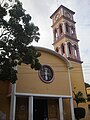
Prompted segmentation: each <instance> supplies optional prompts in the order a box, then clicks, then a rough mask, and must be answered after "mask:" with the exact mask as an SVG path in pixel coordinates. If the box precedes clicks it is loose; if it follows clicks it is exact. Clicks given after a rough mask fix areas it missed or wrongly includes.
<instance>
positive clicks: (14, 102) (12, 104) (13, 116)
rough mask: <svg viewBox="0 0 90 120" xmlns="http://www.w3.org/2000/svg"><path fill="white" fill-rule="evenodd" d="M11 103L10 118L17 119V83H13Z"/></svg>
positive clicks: (11, 119)
mask: <svg viewBox="0 0 90 120" xmlns="http://www.w3.org/2000/svg"><path fill="white" fill-rule="evenodd" d="M11 92H12V93H11V105H10V120H15V109H16V96H15V93H16V84H12V91H11Z"/></svg>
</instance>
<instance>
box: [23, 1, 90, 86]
mask: <svg viewBox="0 0 90 120" xmlns="http://www.w3.org/2000/svg"><path fill="white" fill-rule="evenodd" d="M21 1H22V3H23V7H24V8H25V9H26V11H27V13H29V14H30V15H31V16H32V21H33V22H34V24H35V25H37V26H38V27H39V29H40V30H39V32H40V40H39V42H38V43H34V45H36V46H42V47H46V48H49V49H53V46H52V43H53V34H52V28H51V25H52V21H51V19H50V16H51V14H52V13H53V12H54V11H55V10H56V9H57V8H58V7H59V6H60V5H61V4H62V5H64V6H66V7H68V8H69V9H71V10H72V11H74V12H75V15H74V19H75V21H76V32H77V38H78V39H79V40H80V42H79V49H80V55H81V60H82V61H83V72H84V81H85V82H88V83H89V84H90V35H89V34H90V0H21Z"/></svg>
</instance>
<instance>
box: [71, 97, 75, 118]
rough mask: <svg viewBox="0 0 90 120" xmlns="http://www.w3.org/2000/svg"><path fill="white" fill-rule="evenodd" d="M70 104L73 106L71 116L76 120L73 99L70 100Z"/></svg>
mask: <svg viewBox="0 0 90 120" xmlns="http://www.w3.org/2000/svg"><path fill="white" fill-rule="evenodd" d="M70 104H71V116H72V120H75V115H74V106H73V98H71V99H70Z"/></svg>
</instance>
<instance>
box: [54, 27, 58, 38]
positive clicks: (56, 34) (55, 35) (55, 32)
mask: <svg viewBox="0 0 90 120" xmlns="http://www.w3.org/2000/svg"><path fill="white" fill-rule="evenodd" d="M57 38H58V33H57V30H56V28H55V30H54V39H55V40H57Z"/></svg>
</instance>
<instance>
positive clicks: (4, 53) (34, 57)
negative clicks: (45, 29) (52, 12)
mask: <svg viewBox="0 0 90 120" xmlns="http://www.w3.org/2000/svg"><path fill="white" fill-rule="evenodd" d="M38 31H39V28H38V27H37V26H35V25H34V24H33V23H32V22H31V16H30V15H29V14H26V11H25V10H24V9H23V7H22V3H21V2H20V1H19V0H15V1H12V0H7V2H5V0H2V1H1V3H0V80H3V81H5V80H9V81H10V82H12V83H15V82H16V80H17V65H21V63H25V64H30V67H31V68H32V69H33V68H34V69H35V70H39V69H40V68H41V64H40V62H39V59H38V57H40V56H41V53H40V52H38V51H37V50H36V49H35V47H33V46H32V45H31V43H32V42H33V41H36V42H38V40H39V36H40V34H39V32H38Z"/></svg>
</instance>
